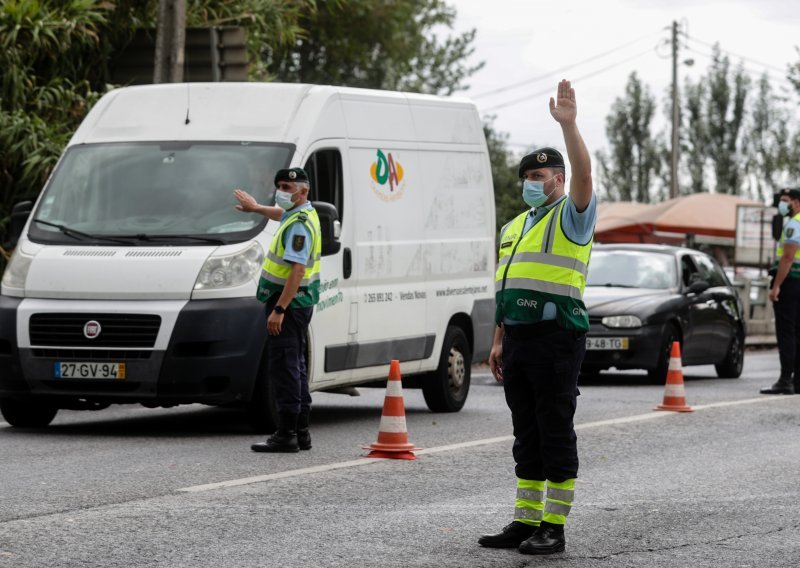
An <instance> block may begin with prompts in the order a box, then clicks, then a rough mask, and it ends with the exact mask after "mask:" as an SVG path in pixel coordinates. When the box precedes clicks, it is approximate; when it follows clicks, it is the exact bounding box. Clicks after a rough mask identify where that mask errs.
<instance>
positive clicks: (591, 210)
mask: <svg viewBox="0 0 800 568" xmlns="http://www.w3.org/2000/svg"><path fill="white" fill-rule="evenodd" d="M565 199H566V200H567V203H566V205H565V206H564V209H562V210H561V228H562V229H563V230H564V234H565V235H566V236H567V238H568V239H569V240H571V241H573V242H576V243H579V244H586V243H588V242H589V239H590V238H592V234H593V233H594V225H595V222H596V221H597V198H596V197H595V194H594V192H592V199H591V200H590V201H589V205H588V206H587V207H586V209H584V210H583V211H578V208H577V207H575V203H573V201H572V199H570V197H569V195H565V196H564V197H562V198H561V199H558V200H557V201H555V202H554V203H551V204H550V205H543V206H541V207H536V208H532V209H531V210H530V212H529V213H528V217H527V218H526V219H525V225H524V227H523V229H522V234H523V235H524V234H525V233H527V232H528V231H530V230H531V227H533V226H534V225H535V224H536V223H538V222H539V221H541V220H542V218H543V217H544V216H545V215H547V212H548V211H550V210H551V209H552V208H553V207H557V206H558V204H559V203H561V202H562V201H564V200H565ZM799 242H800V241H799ZM554 319H556V305H555V304H554V303H553V302H547V303H546V304H545V305H544V309H543V310H542V320H554ZM503 323H504V324H509V325H515V324H518V323H520V322H518V321H516V320H511V319H508V318H505V320H503Z"/></svg>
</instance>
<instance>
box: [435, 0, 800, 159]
mask: <svg viewBox="0 0 800 568" xmlns="http://www.w3.org/2000/svg"><path fill="white" fill-rule="evenodd" d="M447 1H448V3H449V4H450V5H452V6H454V7H455V8H456V10H457V11H458V19H457V24H456V29H457V30H458V31H463V30H466V29H470V28H476V29H477V36H476V41H475V45H476V52H475V56H474V59H475V60H477V61H485V62H486V63H485V66H484V68H483V69H482V70H481V71H479V72H478V73H477V74H476V75H474V76H473V77H472V78H471V79H470V81H469V83H470V85H471V86H470V89H469V90H468V91H466V93H459V94H465V95H466V96H468V97H470V98H471V99H472V100H473V101H474V102H475V103H476V104H477V105H478V108H479V110H480V111H481V113H482V114H494V115H496V116H497V118H496V120H495V127H496V128H497V130H500V131H504V132H507V133H508V134H509V135H510V139H509V140H510V142H511V143H512V144H514V146H513V149H514V150H515V151H522V150H524V149H525V146H528V145H538V146H542V145H553V146H555V147H556V148H559V149H562V150H563V140H562V137H561V132H560V129H559V128H558V127H557V125H556V123H555V122H554V121H553V119H552V118H551V117H550V113H549V111H548V100H549V97H550V96H552V95H554V93H555V88H556V85H557V83H558V80H559V79H561V78H565V79H569V80H571V81H572V82H573V86H574V87H575V90H576V98H577V101H578V124H579V126H580V128H581V131H582V133H583V135H584V139H585V140H586V144H587V146H588V147H589V151H590V152H591V153H592V157H594V154H595V152H596V151H597V150H600V149H602V148H605V147H607V142H606V136H605V119H606V116H607V115H608V113H609V111H610V109H611V105H612V104H613V102H614V99H615V98H617V97H620V96H622V95H623V93H624V88H625V84H626V82H627V79H628V76H629V75H630V73H631V72H632V71H636V72H637V73H638V75H639V77H640V78H641V79H642V80H643V82H644V83H645V84H646V85H648V86H649V88H650V90H651V92H652V93H653V94H654V95H655V96H656V100H657V101H658V104H659V109H658V111H657V118H658V122H657V124H656V129H657V130H660V129H663V128H665V125H666V121H665V117H664V112H663V109H662V108H661V105H662V104H663V102H664V101H666V100H667V99H666V98H665V96H666V94H667V93H668V92H669V88H670V82H671V75H672V61H671V51H670V46H669V38H670V28H671V25H672V22H673V21H678V22H679V23H682V29H683V30H684V31H686V32H687V33H688V38H683V39H682V42H681V49H680V52H679V55H680V58H679V59H680V60H681V61H683V60H685V59H689V58H691V59H693V60H694V65H693V66H691V67H689V66H686V65H680V67H679V71H678V73H679V77H680V79H679V85H681V86H682V85H683V82H684V80H685V78H686V77H692V78H693V79H696V78H697V77H698V76H699V75H700V74H703V73H705V72H706V71H707V69H708V66H709V64H710V62H711V46H712V45H713V44H714V43H717V42H719V44H720V47H721V49H722V50H723V52H726V53H728V54H729V55H730V57H731V61H732V63H738V62H739V61H740V60H741V59H742V58H743V57H744V65H745V68H746V69H747V70H748V71H749V72H750V73H751V74H752V76H753V77H754V78H757V77H759V76H760V75H761V74H762V73H763V72H764V71H767V72H769V74H770V76H771V77H772V78H773V86H774V87H775V88H776V89H783V90H784V91H785V92H787V93H789V92H791V91H790V86H789V83H788V81H787V80H786V67H787V64H788V63H790V62H796V61H797V60H799V59H800V55H798V52H797V50H796V49H795V46H797V45H800V34H798V33H797V32H798V30H800V1H798V0H651V1H648V0H560V1H555V0H550V1H548V2H544V1H541V0H489V1H487V0H447ZM537 79H538V80H537ZM522 82H526V83H525V84H524V85H521V86H517V87H513V85H515V84H517V83H522ZM497 89H503V90H502V91H501V92H498V93H495V94H491V95H486V93H488V92H490V91H494V90H497ZM792 96H794V95H792ZM794 100H795V101H796V100H797V99H796V98H795V99H794ZM516 101H521V102H516Z"/></svg>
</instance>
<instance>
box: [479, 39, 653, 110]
mask: <svg viewBox="0 0 800 568" xmlns="http://www.w3.org/2000/svg"><path fill="white" fill-rule="evenodd" d="M650 52H652V48H648V49H647V50H646V51H643V52H641V53H637V54H636V55H633V56H631V57H628V58H627V59H623V60H622V61H618V62H617V63H612V64H611V65H607V66H605V67H603V68H601V69H598V70H597V71H593V72H591V73H587V74H586V75H582V76H580V77H575V78H574V79H571V81H581V80H583V79H588V78H589V77H594V76H595V75H599V74H600V73H605V72H606V71H609V70H611V69H614V68H615V67H619V66H620V65H624V64H625V63H628V62H629V61H633V60H634V59H637V58H639V57H641V56H643V55H647V54H648V53H650ZM551 92H553V87H549V88H547V89H544V90H542V91H539V92H538V93H533V94H530V95H526V96H524V97H521V98H518V99H513V100H511V101H508V102H505V103H501V104H499V105H495V106H492V107H489V108H487V109H484V110H483V111H482V112H484V113H486V112H491V111H493V110H498V109H501V108H505V107H508V106H511V105H515V104H517V103H521V102H525V101H529V100H531V99H532V98H534V97H539V96H541V95H545V94H547V93H551Z"/></svg>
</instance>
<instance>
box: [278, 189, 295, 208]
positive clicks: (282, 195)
mask: <svg viewBox="0 0 800 568" xmlns="http://www.w3.org/2000/svg"><path fill="white" fill-rule="evenodd" d="M293 195H294V193H289V192H288V191H283V190H280V189H276V190H275V204H276V205H277V206H278V207H280V208H281V209H284V210H286V211H288V210H289V209H291V208H292V207H294V202H293V201H292V196H293Z"/></svg>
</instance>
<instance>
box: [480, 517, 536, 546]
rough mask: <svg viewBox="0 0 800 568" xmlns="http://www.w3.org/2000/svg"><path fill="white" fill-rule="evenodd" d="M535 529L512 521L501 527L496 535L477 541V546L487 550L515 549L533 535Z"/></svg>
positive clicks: (484, 536) (489, 535)
mask: <svg viewBox="0 0 800 568" xmlns="http://www.w3.org/2000/svg"><path fill="white" fill-rule="evenodd" d="M535 530H536V527H535V526H533V525H526V524H525V523H520V522H519V521H514V522H512V523H511V524H508V525H506V526H504V527H503V530H501V531H500V532H499V533H497V534H485V535H483V536H482V537H480V538H479V539H478V544H480V545H481V546H486V547H488V548H516V547H517V546H519V544H520V543H521V542H522V541H524V540H525V539H526V538H528V537H530V536H531V535H532V534H533V531H535Z"/></svg>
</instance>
